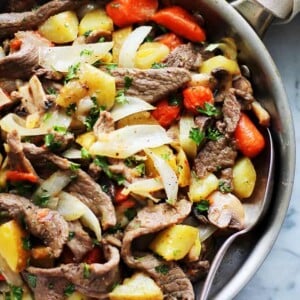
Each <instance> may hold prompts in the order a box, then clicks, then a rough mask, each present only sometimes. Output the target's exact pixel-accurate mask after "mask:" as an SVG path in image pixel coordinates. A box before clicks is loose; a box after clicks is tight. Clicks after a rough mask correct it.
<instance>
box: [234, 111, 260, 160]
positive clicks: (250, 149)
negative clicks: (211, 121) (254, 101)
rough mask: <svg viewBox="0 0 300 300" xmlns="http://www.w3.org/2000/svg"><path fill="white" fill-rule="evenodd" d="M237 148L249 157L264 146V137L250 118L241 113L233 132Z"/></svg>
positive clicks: (256, 153) (257, 152) (253, 155)
mask: <svg viewBox="0 0 300 300" xmlns="http://www.w3.org/2000/svg"><path fill="white" fill-rule="evenodd" d="M234 137H235V139H236V145H237V148H238V149H239V150H240V151H241V152H242V153H243V154H244V155H245V156H248V157H250V158H252V157H255V156H256V155H258V154H259V153H260V152H261V151H262V150H263V149H264V147H265V139H264V137H263V135H262V134H261V133H260V131H259V130H258V129H257V128H256V126H255V125H254V123H253V122H252V121H251V120H250V118H249V117H248V116H247V115H246V114H244V113H242V114H241V117H240V120H239V122H238V125H237V128H236V130H235V133H234Z"/></svg>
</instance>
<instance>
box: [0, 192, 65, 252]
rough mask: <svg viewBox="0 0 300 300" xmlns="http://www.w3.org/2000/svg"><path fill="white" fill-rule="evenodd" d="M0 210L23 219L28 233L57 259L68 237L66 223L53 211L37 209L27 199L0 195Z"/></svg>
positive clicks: (11, 195) (15, 217)
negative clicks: (40, 241)
mask: <svg viewBox="0 0 300 300" xmlns="http://www.w3.org/2000/svg"><path fill="white" fill-rule="evenodd" d="M0 209H2V210H6V211H7V212H8V214H9V215H10V216H11V217H12V218H14V219H20V218H24V221H25V223H26V225H27V227H28V230H29V232H30V233H31V234H32V235H34V236H36V237H38V238H40V239H41V240H42V241H43V242H44V243H45V245H47V246H49V248H50V251H51V253H52V254H53V256H54V257H59V256H60V254H61V252H62V248H63V246H64V244H65V243H66V241H67V239H68V235H69V227H68V223H67V222H66V221H65V220H64V219H63V217H62V216H61V215H60V214H59V213H58V212H57V211H54V210H50V209H48V208H39V207H37V206H35V205H34V204H32V203H31V202H30V201H29V200H28V199H26V198H23V197H20V196H17V195H13V194H5V193H3V194H0Z"/></svg>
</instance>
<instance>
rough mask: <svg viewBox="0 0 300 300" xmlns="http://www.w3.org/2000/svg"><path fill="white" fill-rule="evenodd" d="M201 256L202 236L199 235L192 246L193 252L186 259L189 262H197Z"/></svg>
mask: <svg viewBox="0 0 300 300" xmlns="http://www.w3.org/2000/svg"><path fill="white" fill-rule="evenodd" d="M200 254H201V241H200V235H198V237H197V238H196V240H195V243H194V245H193V246H192V248H191V250H190V251H189V253H188V254H187V256H186V258H187V260H188V261H197V260H199V256H200Z"/></svg>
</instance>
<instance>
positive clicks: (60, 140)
mask: <svg viewBox="0 0 300 300" xmlns="http://www.w3.org/2000/svg"><path fill="white" fill-rule="evenodd" d="M52 134H53V136H54V140H55V142H56V143H57V145H58V147H57V149H55V150H56V151H55V152H58V153H61V152H63V151H65V150H67V149H68V148H69V147H70V146H71V144H72V143H73V142H74V134H73V133H71V132H66V133H63V132H57V131H53V132H52Z"/></svg>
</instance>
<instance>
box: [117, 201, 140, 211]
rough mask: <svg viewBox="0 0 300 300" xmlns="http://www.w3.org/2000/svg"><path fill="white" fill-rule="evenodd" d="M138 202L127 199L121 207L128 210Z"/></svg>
mask: <svg viewBox="0 0 300 300" xmlns="http://www.w3.org/2000/svg"><path fill="white" fill-rule="evenodd" d="M135 205H136V203H135V202H134V201H133V200H130V199H128V200H125V201H123V202H122V203H121V204H120V205H119V207H120V208H121V210H123V209H124V210H126V209H127V208H132V207H135Z"/></svg>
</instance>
